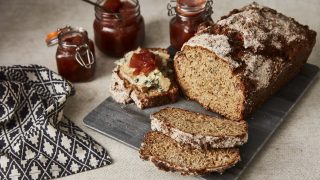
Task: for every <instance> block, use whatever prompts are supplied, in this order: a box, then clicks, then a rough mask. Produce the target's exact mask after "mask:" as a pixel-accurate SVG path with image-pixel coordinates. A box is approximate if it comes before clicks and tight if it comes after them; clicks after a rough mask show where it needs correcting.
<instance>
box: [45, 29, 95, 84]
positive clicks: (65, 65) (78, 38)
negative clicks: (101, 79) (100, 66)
mask: <svg viewBox="0 0 320 180" xmlns="http://www.w3.org/2000/svg"><path fill="white" fill-rule="evenodd" d="M46 42H47V45H48V46H52V45H55V44H58V48H57V51H56V62H57V68H58V73H59V74H60V75H61V76H62V77H64V78H66V79H67V80H69V81H71V82H86V81H90V80H92V79H93V77H94V73H95V64H96V63H95V52H94V44H93V41H92V40H90V39H89V38H88V33H87V31H86V30H84V29H83V28H71V27H70V26H66V27H65V28H62V29H58V30H57V31H55V32H53V33H50V34H49V35H48V37H47V40H46Z"/></svg>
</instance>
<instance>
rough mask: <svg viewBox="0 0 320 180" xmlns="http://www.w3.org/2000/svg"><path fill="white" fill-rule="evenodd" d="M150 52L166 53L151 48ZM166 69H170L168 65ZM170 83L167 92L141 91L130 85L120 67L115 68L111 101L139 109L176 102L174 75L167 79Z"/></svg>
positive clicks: (176, 91) (162, 50) (176, 89)
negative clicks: (134, 105)
mask: <svg viewBox="0 0 320 180" xmlns="http://www.w3.org/2000/svg"><path fill="white" fill-rule="evenodd" d="M150 50H152V51H161V52H163V53H168V52H167V51H166V50H165V49H160V48H152V49H150ZM168 67H172V68H173V65H172V62H171V64H168ZM168 78H169V79H170V81H171V85H170V88H169V90H167V91H165V92H159V91H158V90H157V89H152V88H151V89H147V90H145V91H142V90H141V88H140V87H138V86H136V85H135V84H132V83H130V81H129V80H127V79H126V78H125V77H123V75H122V74H121V72H120V66H119V65H118V66H116V67H115V69H114V70H113V72H112V80H111V87H110V92H111V95H112V97H113V99H114V100H115V101H116V102H118V103H123V104H128V103H131V102H134V103H135V104H136V105H137V106H138V107H139V108H141V109H144V108H149V107H155V106H160V105H164V104H168V103H173V102H176V101H177V99H178V94H179V89H178V86H177V83H176V81H175V78H174V74H172V75H170V76H169V77H168Z"/></svg>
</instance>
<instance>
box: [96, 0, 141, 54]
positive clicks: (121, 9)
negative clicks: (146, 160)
mask: <svg viewBox="0 0 320 180" xmlns="http://www.w3.org/2000/svg"><path fill="white" fill-rule="evenodd" d="M97 3H99V4H100V5H102V6H103V7H105V9H108V10H111V11H105V10H103V9H101V8H99V7H95V20H94V23H93V28H94V40H95V43H96V46H97V47H98V49H99V50H100V51H102V52H103V53H104V54H106V55H109V56H112V57H122V56H123V55H124V54H125V53H127V52H129V51H131V50H134V49H136V48H138V47H139V46H141V45H142V43H143V41H144V38H145V25H144V20H143V17H142V16H141V14H140V5H139V1H138V0H121V1H120V0H105V1H103V0H98V1H97Z"/></svg>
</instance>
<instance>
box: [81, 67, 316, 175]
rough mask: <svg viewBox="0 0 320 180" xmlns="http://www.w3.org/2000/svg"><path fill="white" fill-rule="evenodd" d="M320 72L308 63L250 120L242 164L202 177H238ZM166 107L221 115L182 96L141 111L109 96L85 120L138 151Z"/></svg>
mask: <svg viewBox="0 0 320 180" xmlns="http://www.w3.org/2000/svg"><path fill="white" fill-rule="evenodd" d="M318 71H319V68H318V67H317V66H314V65H311V64H306V65H305V66H304V68H303V70H302V71H301V73H300V74H299V75H298V76H297V77H295V78H294V79H293V80H292V81H290V82H289V83H288V84H287V85H286V86H285V87H283V88H282V89H281V90H280V91H279V92H278V93H277V94H275V95H274V96H273V97H272V98H270V99H269V100H268V101H267V102H266V103H265V104H264V105H263V106H262V107H261V108H259V109H258V110H257V111H256V112H255V113H254V114H253V115H252V116H251V117H249V118H248V119H247V121H248V124H249V141H248V143H247V144H245V145H244V146H243V147H241V148H240V150H241V158H242V161H241V162H240V163H238V164H237V165H236V166H235V167H233V168H231V169H229V170H227V171H226V172H225V173H224V174H223V175H220V174H217V173H213V174H209V175H206V176H202V177H200V178H203V179H217V180H222V179H238V178H239V177H240V175H241V174H242V173H243V172H244V170H245V169H246V168H247V167H248V166H249V164H250V162H251V161H252V160H253V159H254V157H255V156H256V154H257V153H258V152H259V151H260V150H261V149H262V148H263V146H264V144H265V143H266V142H267V141H268V139H269V138H270V137H271V136H272V134H273V133H274V131H275V130H276V129H277V128H278V127H279V125H280V124H281V123H282V122H283V120H284V119H285V117H286V116H287V115H288V113H289V112H290V111H291V110H292V108H293V107H294V106H295V104H297V102H298V100H299V99H300V98H301V97H302V96H303V94H304V93H305V92H306V90H307V89H308V88H309V87H310V86H311V84H312V82H313V80H314V79H315V77H316V75H317V73H318ZM164 107H179V108H183V109H189V110H192V111H196V112H201V113H205V114H209V115H217V114H215V113H212V112H209V111H206V110H205V109H203V108H202V107H201V106H200V105H199V104H198V103H196V102H193V101H187V100H185V99H182V98H181V99H180V100H179V101H178V102H177V103H175V104H170V105H165V106H161V107H155V108H150V109H145V110H140V109H138V108H137V107H136V106H135V105H133V104H130V105H121V104H118V103H116V102H114V101H113V100H112V98H111V97H109V98H107V99H106V100H105V101H103V102H102V103H101V104H100V105H99V106H98V107H97V108H95V109H94V110H93V111H92V112H90V113H89V114H88V115H87V116H86V117H85V119H84V123H85V124H86V125H87V126H88V127H90V128H92V129H95V130H97V131H99V132H101V133H103V134H105V135H106V136H108V137H110V138H113V139H115V140H117V141H120V142H122V143H124V144H126V145H128V146H130V147H132V148H134V149H137V150H138V148H139V147H140V143H141V142H142V139H143V135H144V133H145V132H147V131H149V130H150V120H149V115H150V114H151V113H153V112H155V111H158V110H160V109H162V108H164ZM137 156H138V154H137Z"/></svg>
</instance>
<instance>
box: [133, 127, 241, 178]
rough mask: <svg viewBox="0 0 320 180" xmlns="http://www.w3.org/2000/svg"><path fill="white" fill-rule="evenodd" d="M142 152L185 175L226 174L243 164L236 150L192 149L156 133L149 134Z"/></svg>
mask: <svg viewBox="0 0 320 180" xmlns="http://www.w3.org/2000/svg"><path fill="white" fill-rule="evenodd" d="M139 153H140V158H142V159H144V160H149V161H151V162H152V163H154V164H155V166H157V167H158V168H159V169H161V170H164V171H172V172H180V173H181V174H182V175H201V174H206V173H210V172H220V173H222V172H223V171H224V170H226V169H228V168H230V167H232V166H234V165H235V164H236V163H237V162H238V161H240V154H239V150H238V149H236V148H230V149H213V150H205V151H202V150H199V149H192V148H189V147H188V146H185V145H183V144H179V143H178V142H177V141H175V140H173V139H171V138H170V137H169V136H166V135H164V134H162V133H160V132H156V131H151V132H148V133H146V134H145V139H144V141H143V143H142V144H141V147H140V151H139Z"/></svg>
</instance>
